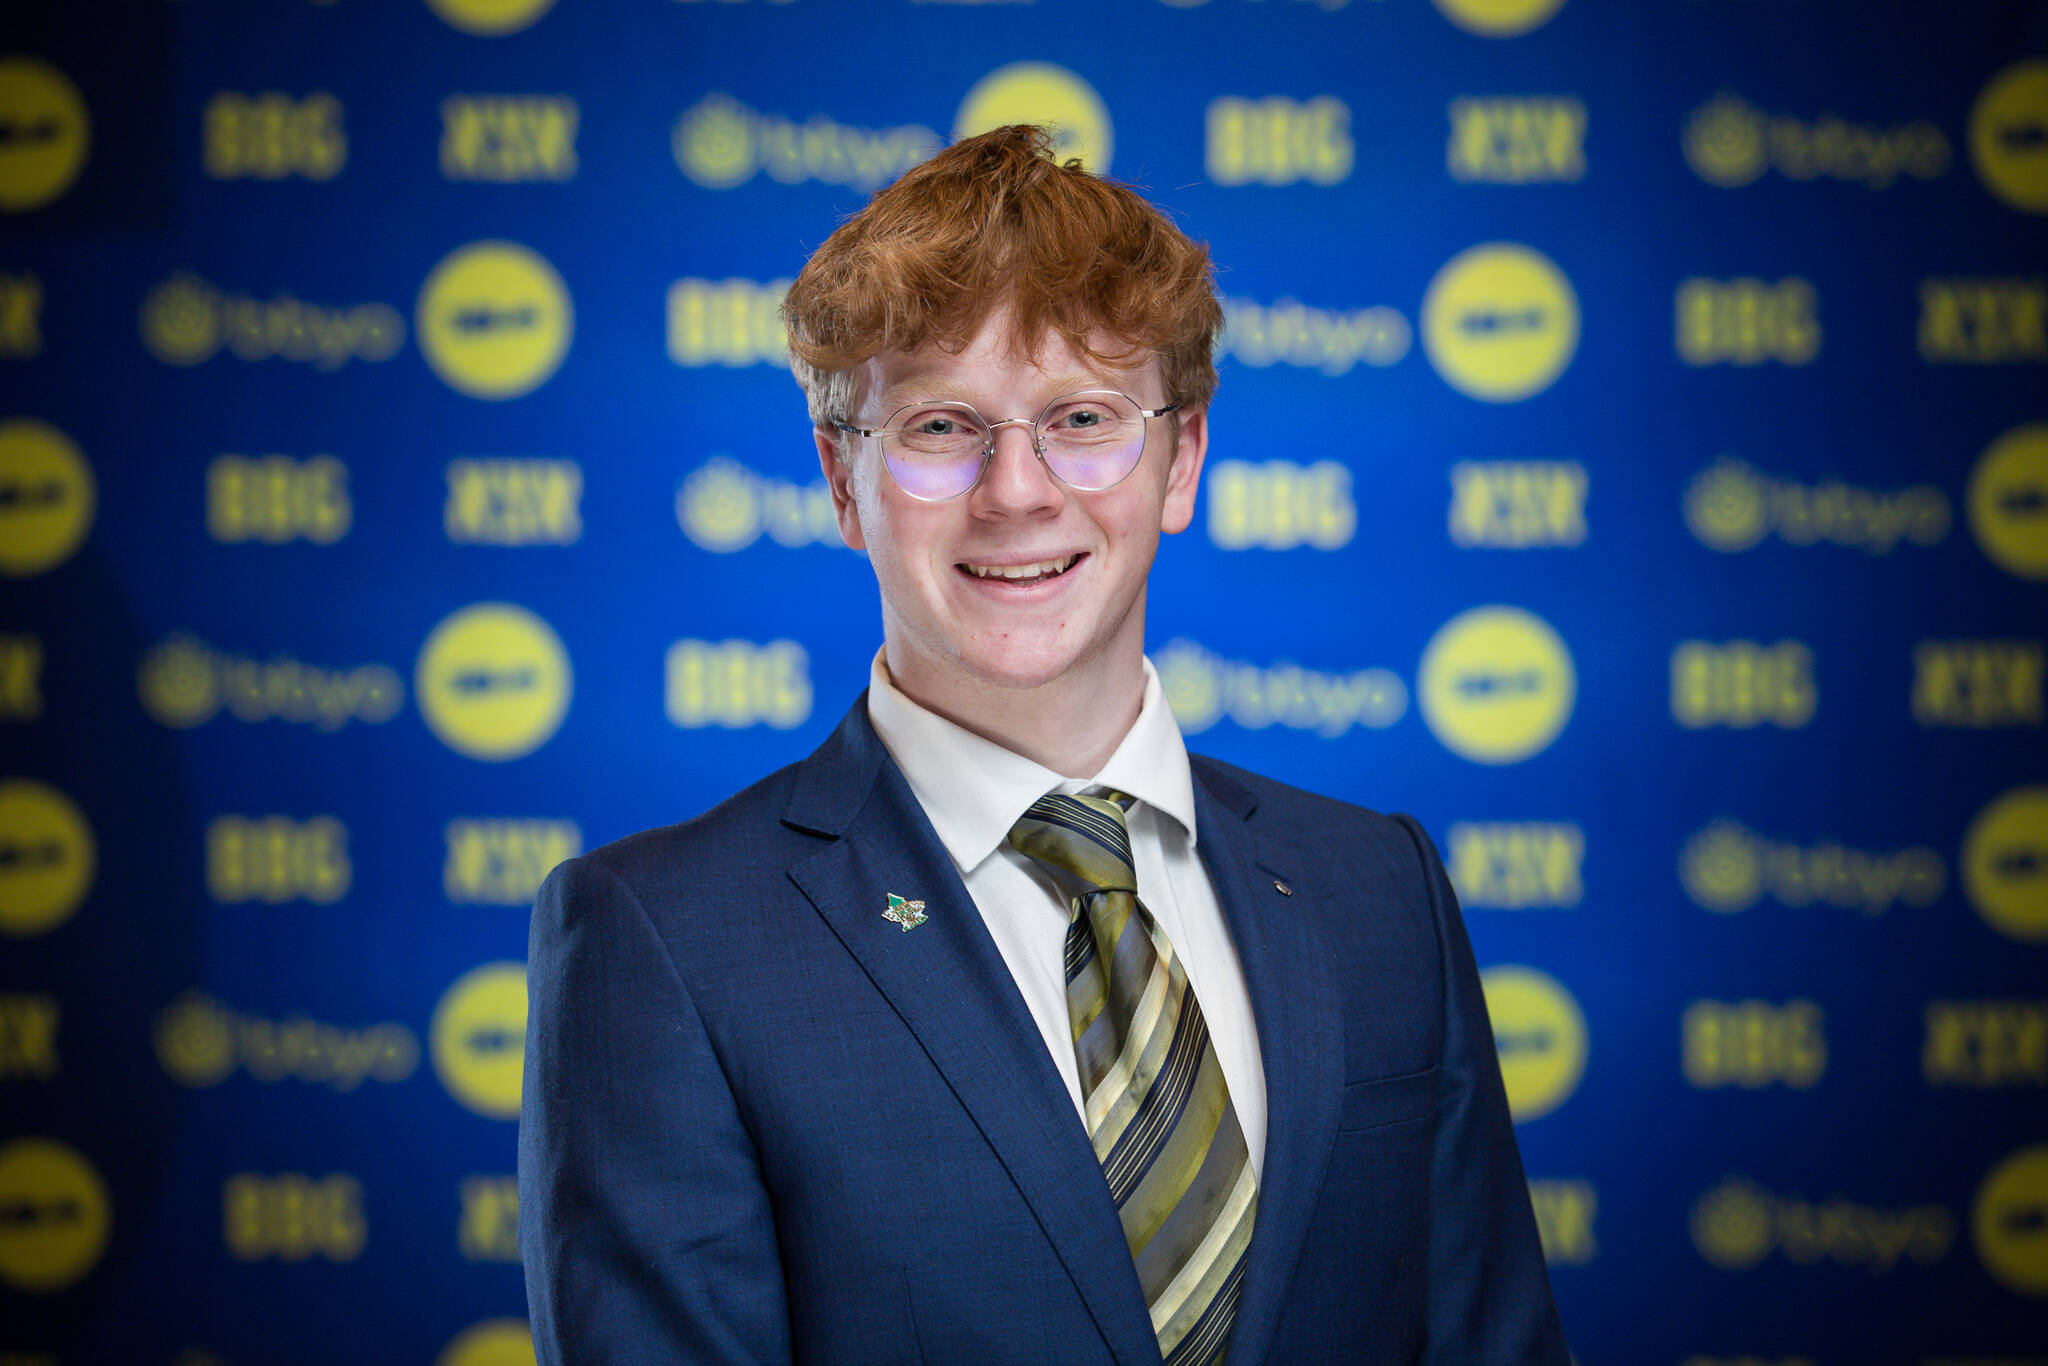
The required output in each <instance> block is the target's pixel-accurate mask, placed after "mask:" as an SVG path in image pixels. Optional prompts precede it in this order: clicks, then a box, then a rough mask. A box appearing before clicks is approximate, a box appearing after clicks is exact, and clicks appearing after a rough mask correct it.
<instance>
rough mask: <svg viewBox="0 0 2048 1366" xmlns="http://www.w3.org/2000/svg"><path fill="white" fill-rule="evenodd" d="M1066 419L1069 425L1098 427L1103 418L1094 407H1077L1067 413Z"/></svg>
mask: <svg viewBox="0 0 2048 1366" xmlns="http://www.w3.org/2000/svg"><path fill="white" fill-rule="evenodd" d="M1066 421H1067V425H1068V426H1069V427H1098V426H1101V425H1102V421H1103V418H1102V414H1101V413H1098V412H1096V411H1095V410H1094V409H1093V408H1077V409H1075V410H1074V411H1073V412H1071V413H1068V414H1067V419H1066Z"/></svg>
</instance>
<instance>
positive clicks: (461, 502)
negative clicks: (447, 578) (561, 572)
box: [441, 459, 583, 545]
mask: <svg viewBox="0 0 2048 1366" xmlns="http://www.w3.org/2000/svg"><path fill="white" fill-rule="evenodd" d="M582 500H583V470H582V468H581V467H580V466H578V465H577V464H576V462H575V461H573V460H475V459H464V460H451V461H449V462H448V500H447V502H446V503H445V504H444V505H443V507H442V513H441V525H442V527H443V529H444V530H446V531H447V533H448V539H449V540H451V541H454V542H455V543H456V544H458V545H573V544H575V542H576V540H577V538H579V537H580V536H582V535H583V512H582V507H581V504H582Z"/></svg>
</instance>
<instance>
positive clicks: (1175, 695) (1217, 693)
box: [1154, 640, 1223, 735]
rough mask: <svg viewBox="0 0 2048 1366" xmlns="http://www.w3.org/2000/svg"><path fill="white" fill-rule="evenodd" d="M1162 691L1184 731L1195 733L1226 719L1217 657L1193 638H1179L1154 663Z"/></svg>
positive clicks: (1175, 718)
mask: <svg viewBox="0 0 2048 1366" xmlns="http://www.w3.org/2000/svg"><path fill="white" fill-rule="evenodd" d="M1154 667H1155V668H1156V669H1157V670H1158V671H1159V690H1160V692H1161V693H1163V694H1164V695H1165V697H1166V705H1167V707H1168V708H1169V709H1171V710H1172V712H1173V717H1174V720H1175V721H1177V722H1179V723H1180V728H1181V730H1182V731H1183V732H1185V733H1186V734H1189V735H1193V734H1194V733H1196V732H1197V731H1204V730H1207V729H1209V727H1211V726H1213V725H1215V724H1216V723H1217V722H1218V721H1220V720H1222V719H1223V680H1222V679H1221V678H1220V677H1219V676H1218V670H1217V668H1216V661H1215V659H1214V658H1213V657H1212V656H1211V655H1210V654H1209V652H1208V651H1207V650H1205V649H1203V648H1202V647H1201V646H1199V645H1197V644H1195V643H1194V642H1193V641H1191V640H1176V641H1174V642H1172V643H1171V644H1169V645H1168V646H1167V647H1166V648H1165V649H1164V650H1162V651H1160V652H1159V658H1158V659H1157V660H1156V661H1155V662H1154Z"/></svg>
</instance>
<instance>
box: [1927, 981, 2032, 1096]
mask: <svg viewBox="0 0 2048 1366" xmlns="http://www.w3.org/2000/svg"><path fill="white" fill-rule="evenodd" d="M1923 1018H1924V1020H1925V1022H1926V1026H1927V1033H1926V1038H1925V1040H1924V1041H1923V1043H1922V1045H1921V1049H1920V1075H1921V1076H1922V1077H1924V1078H1925V1079H1926V1081H1927V1084H1928V1085H1929V1086H1953V1087H1957V1088H1963V1089H1970V1090H1983V1089H1987V1088H1990V1087H1999V1086H2048V1001H1929V1002H1928V1003H1927V1009H1926V1011H1925V1014H1924V1017H1923Z"/></svg>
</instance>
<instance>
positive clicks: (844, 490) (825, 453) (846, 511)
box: [811, 425, 868, 550]
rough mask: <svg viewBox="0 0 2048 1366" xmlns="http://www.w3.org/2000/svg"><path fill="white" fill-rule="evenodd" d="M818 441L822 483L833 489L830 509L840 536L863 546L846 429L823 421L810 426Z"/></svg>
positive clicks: (864, 540) (851, 544) (856, 547)
mask: <svg viewBox="0 0 2048 1366" xmlns="http://www.w3.org/2000/svg"><path fill="white" fill-rule="evenodd" d="M811 435H812V436H813V437H814V438H816V440H817V442H818V467H819V468H820V469H822V470H824V471H825V486H826V487H827V488H829V489H831V490H832V512H833V514H834V515H835V516H836V517H837V518H838V519H839V539H840V540H842V541H844V542H846V544H847V546H848V547H849V548H851V549H854V550H866V549H867V548H868V543H867V538H866V537H865V536H863V535H862V534H861V530H860V507H859V505H858V504H856V503H855V502H854V501H853V452H852V451H850V450H848V449H847V443H849V442H850V441H851V440H852V439H853V438H851V437H850V436H848V435H847V434H846V433H845V432H841V431H836V430H834V429H833V428H831V427H826V426H823V425H820V426H816V427H813V428H811Z"/></svg>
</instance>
